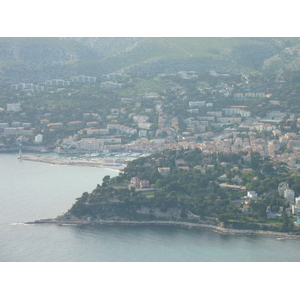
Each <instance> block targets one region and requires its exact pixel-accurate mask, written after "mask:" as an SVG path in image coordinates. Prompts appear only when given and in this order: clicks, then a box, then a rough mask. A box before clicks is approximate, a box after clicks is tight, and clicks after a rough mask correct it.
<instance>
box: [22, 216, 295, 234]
mask: <svg viewBox="0 0 300 300" xmlns="http://www.w3.org/2000/svg"><path fill="white" fill-rule="evenodd" d="M25 224H56V225H61V226H62V225H73V226H81V225H121V226H149V225H151V226H152V225H156V226H176V227H184V228H189V229H190V228H203V229H209V230H212V231H215V232H218V233H223V234H232V235H260V236H270V237H276V238H281V239H299V238H300V235H295V234H290V233H287V232H274V231H264V230H241V229H229V228H224V227H219V226H215V225H210V224H201V223H188V222H179V221H178V222H176V221H124V220H123V221H120V220H96V221H89V220H83V219H72V220H65V219H61V218H60V217H58V218H53V219H41V220H36V221H34V222H26V223H25Z"/></svg>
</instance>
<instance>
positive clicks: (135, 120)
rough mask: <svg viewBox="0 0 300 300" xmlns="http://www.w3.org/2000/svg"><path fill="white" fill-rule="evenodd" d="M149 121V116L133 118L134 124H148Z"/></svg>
mask: <svg viewBox="0 0 300 300" xmlns="http://www.w3.org/2000/svg"><path fill="white" fill-rule="evenodd" d="M148 120H149V117H148V116H141V115H136V116H133V122H135V123H141V122H147V121H148Z"/></svg>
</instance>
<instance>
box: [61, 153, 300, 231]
mask: <svg viewBox="0 0 300 300" xmlns="http://www.w3.org/2000/svg"><path fill="white" fill-rule="evenodd" d="M241 156H242V153H241V154H240V155H224V154H223V155H219V156H217V155H215V154H214V155H209V156H203V154H202V152H201V151H200V150H198V149H196V150H190V151H165V152H164V153H156V154H153V155H151V156H148V157H143V158H139V159H136V160H134V161H132V162H131V163H129V164H128V166H127V167H126V168H125V169H124V172H123V173H121V174H120V175H119V176H117V177H114V178H110V177H109V176H106V177H104V179H103V183H102V185H101V186H100V185H98V186H97V188H96V189H95V190H94V191H93V192H92V193H90V194H89V193H86V192H85V193H83V195H82V196H81V197H80V198H78V199H77V202H76V203H75V204H74V205H73V207H72V208H71V209H70V210H69V212H68V213H67V214H66V216H70V214H71V215H74V216H76V217H79V218H86V217H92V218H94V219H96V218H101V219H125V220H182V221H184V220H189V222H202V221H211V222H215V223H216V224H217V223H219V222H223V224H225V226H233V227H234V228H252V229H266V228H269V229H270V228H271V229H273V230H282V231H286V230H291V223H290V222H289V220H288V218H287V216H286V213H285V211H284V212H283V213H282V216H281V217H280V218H278V219H276V220H270V219H267V215H266V209H267V206H270V207H271V210H272V211H275V212H276V211H277V212H278V210H279V208H280V207H283V208H284V209H285V208H288V207H289V204H288V203H287V202H286V201H285V199H284V198H283V197H282V196H280V195H279V194H278V190H277V187H278V184H279V183H280V182H282V181H285V182H287V183H289V185H290V186H291V187H292V188H293V189H294V190H295V191H296V192H300V178H299V177H298V176H296V175H292V174H288V173H287V172H280V173H279V172H278V170H277V171H275V169H273V165H272V164H270V163H269V162H268V160H267V159H265V160H262V159H260V158H259V155H258V154H257V153H252V156H253V158H254V161H255V157H256V158H257V160H256V163H252V166H253V169H252V171H248V170H247V169H246V171H243V168H244V167H248V169H249V165H248V166H247V165H244V164H243V165H242V164H241V163H240V162H241ZM178 159H183V160H184V161H185V162H186V165H187V166H189V167H190V168H191V169H190V171H185V170H178V169H177V168H176V166H175V160H178ZM224 163H225V164H224ZM194 166H201V167H203V170H205V174H203V173H204V172H201V170H199V169H193V167H194ZM233 166H236V167H238V168H233ZM158 167H169V168H170V169H171V171H170V173H168V174H165V175H161V174H160V173H159V172H158V171H157V168H158ZM262 170H264V171H262ZM267 171H268V172H267ZM281 171H284V169H281ZM224 173H225V174H227V175H228V177H227V182H230V180H231V179H232V178H233V176H235V175H239V176H240V177H241V178H242V179H243V182H242V183H243V185H245V186H246V188H247V190H255V191H256V192H257V193H258V196H259V200H258V201H253V200H252V201H250V202H248V205H249V207H250V208H251V209H252V211H251V212H249V213H242V212H241V210H240V209H239V207H238V206H237V205H235V203H239V204H240V205H241V206H243V197H244V196H245V195H246V192H245V190H238V189H237V190H234V189H224V188H222V187H221V186H220V185H219V184H220V183H221V182H223V181H222V180H221V181H220V180H219V177H220V176H221V175H222V174H224ZM135 176H138V177H139V178H140V179H141V180H149V182H150V185H151V189H146V190H143V189H136V188H134V187H131V188H128V184H129V183H130V179H131V178H132V177H135ZM143 208H144V209H145V208H147V210H146V212H145V210H144V212H143V211H142V209H143ZM157 210H159V212H160V214H157V213H155V211H156V212H157ZM170 210H171V211H173V212H174V210H177V211H178V214H177V216H175V215H174V214H173V215H172V214H170ZM191 216H192V217H191ZM264 224H265V225H264ZM272 224H273V225H274V226H273V227H269V226H268V225H272ZM275 225H277V227H275Z"/></svg>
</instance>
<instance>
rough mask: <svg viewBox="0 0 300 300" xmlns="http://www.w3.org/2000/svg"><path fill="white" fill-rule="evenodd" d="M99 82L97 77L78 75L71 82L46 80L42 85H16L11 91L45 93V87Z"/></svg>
mask: <svg viewBox="0 0 300 300" xmlns="http://www.w3.org/2000/svg"><path fill="white" fill-rule="evenodd" d="M96 80H97V78H96V77H91V76H86V75H78V76H73V77H71V81H70V80H64V79H50V80H46V81H45V82H43V83H40V84H33V83H16V84H12V85H11V86H10V88H11V90H14V91H18V90H19V91H23V92H26V93H30V94H32V93H34V92H35V91H38V92H42V91H44V86H61V87H64V86H65V87H66V86H69V85H70V84H71V82H81V83H95V82H96Z"/></svg>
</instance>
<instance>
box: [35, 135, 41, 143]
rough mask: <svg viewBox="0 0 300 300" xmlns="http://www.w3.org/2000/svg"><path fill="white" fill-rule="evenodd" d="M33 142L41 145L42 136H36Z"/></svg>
mask: <svg viewBox="0 0 300 300" xmlns="http://www.w3.org/2000/svg"><path fill="white" fill-rule="evenodd" d="M34 142H35V143H37V144H39V143H42V142H43V135H42V134H37V135H36V136H35V137H34Z"/></svg>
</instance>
